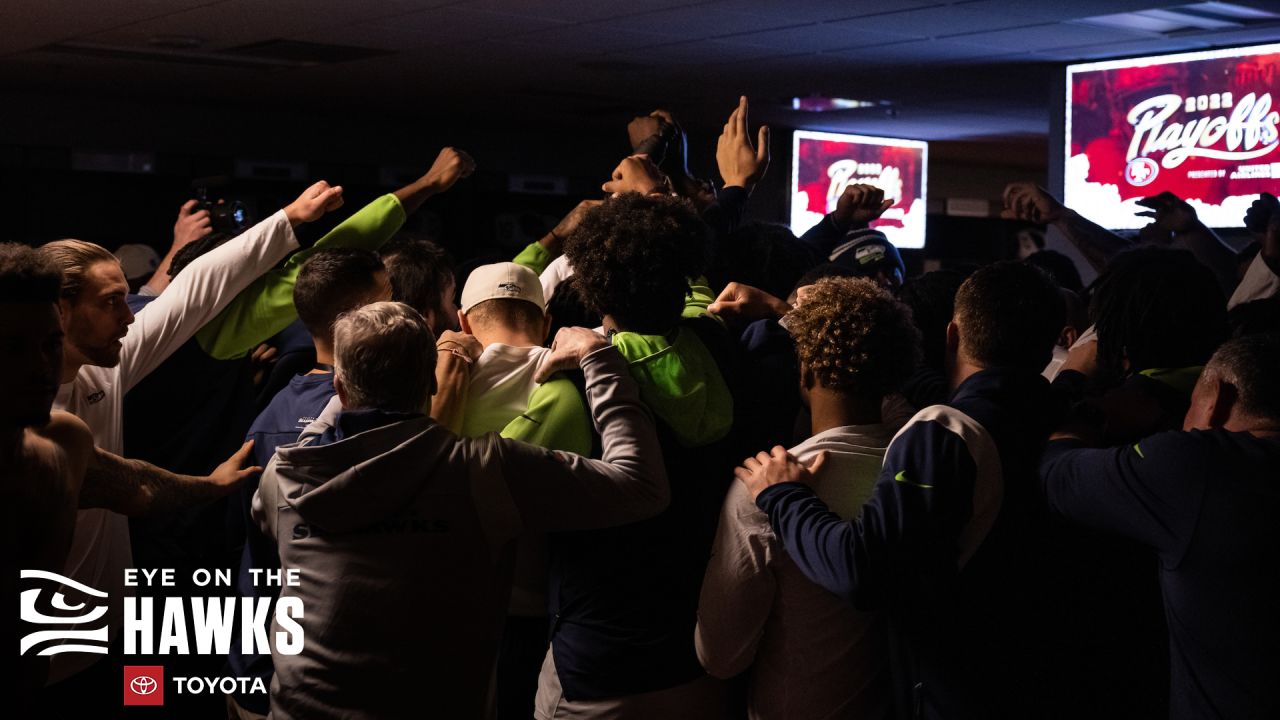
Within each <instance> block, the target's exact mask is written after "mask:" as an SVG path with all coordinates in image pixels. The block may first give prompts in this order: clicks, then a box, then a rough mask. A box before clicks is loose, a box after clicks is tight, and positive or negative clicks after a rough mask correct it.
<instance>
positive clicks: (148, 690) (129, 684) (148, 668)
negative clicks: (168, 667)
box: [124, 665, 164, 705]
mask: <svg viewBox="0 0 1280 720" xmlns="http://www.w3.org/2000/svg"><path fill="white" fill-rule="evenodd" d="M124 704H125V705H163V704H164V666H163V665H125V666H124Z"/></svg>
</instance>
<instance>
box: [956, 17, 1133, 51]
mask: <svg viewBox="0 0 1280 720" xmlns="http://www.w3.org/2000/svg"><path fill="white" fill-rule="evenodd" d="M1143 39H1146V36H1143V35H1138V34H1134V33H1130V32H1125V31H1123V30H1116V29H1112V28H1100V27H1095V26H1091V25H1076V24H1072V23H1051V24H1048V25H1035V26H1032V27H1024V28H1015V29H1012V30H997V31H995V32H980V33H970V34H965V35H953V36H951V37H950V38H948V40H950V41H951V42H955V43H963V44H967V45H977V46H981V47H985V48H989V49H993V50H999V51H1002V52H1005V53H1016V52H1034V51H1039V50H1053V49H1056V48H1064V47H1076V46H1080V45H1096V44H1099V43H1107V42H1116V43H1122V42H1133V41H1134V40H1143Z"/></svg>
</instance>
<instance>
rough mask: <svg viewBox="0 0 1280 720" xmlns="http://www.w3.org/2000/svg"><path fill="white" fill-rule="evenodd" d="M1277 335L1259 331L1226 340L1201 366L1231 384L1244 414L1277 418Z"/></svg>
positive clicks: (1279, 403) (1279, 409)
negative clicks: (1207, 362) (1207, 361)
mask: <svg viewBox="0 0 1280 720" xmlns="http://www.w3.org/2000/svg"><path fill="white" fill-rule="evenodd" d="M1277 368H1280V335H1278V334H1276V333H1259V334H1256V335H1245V336H1244V337H1239V338H1236V339H1234V340H1228V341H1226V342H1225V343H1223V344H1222V347H1219V348H1218V351H1217V352H1215V353H1214V354H1213V357H1212V358H1211V359H1210V360H1209V364H1208V365H1206V366H1205V372H1206V373H1211V374H1212V375H1214V376H1215V377H1217V378H1219V379H1221V380H1222V381H1223V382H1226V383H1229V384H1231V385H1233V386H1235V389H1236V397H1237V400H1236V402H1237V403H1238V405H1239V407H1240V410H1241V412H1243V413H1244V414H1246V415H1249V416H1252V417H1256V418H1265V419H1268V420H1280V375H1277V373H1276V370H1277Z"/></svg>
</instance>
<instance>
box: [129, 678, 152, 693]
mask: <svg viewBox="0 0 1280 720" xmlns="http://www.w3.org/2000/svg"><path fill="white" fill-rule="evenodd" d="M158 687H159V684H158V683H156V680H155V678H149V677H147V676H146V675H139V676H138V677H136V678H134V679H132V680H130V681H129V689H130V690H132V691H134V692H136V693H138V694H139V695H150V694H151V693H153V692H155V691H156V689H157V688H158Z"/></svg>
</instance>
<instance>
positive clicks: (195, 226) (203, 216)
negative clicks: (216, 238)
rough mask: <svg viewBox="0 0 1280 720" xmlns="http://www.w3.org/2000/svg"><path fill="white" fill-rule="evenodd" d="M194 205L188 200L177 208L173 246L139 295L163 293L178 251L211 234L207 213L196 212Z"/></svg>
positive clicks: (211, 227) (193, 201)
mask: <svg viewBox="0 0 1280 720" xmlns="http://www.w3.org/2000/svg"><path fill="white" fill-rule="evenodd" d="M196 205H197V203H196V201H195V200H188V201H186V202H185V203H183V204H182V207H180V208H178V219H177V221H176V222H174V223H173V244H172V245H170V246H169V252H167V253H165V256H164V258H163V259H162V260H161V261H160V264H159V265H158V266H157V267H156V271H155V272H154V273H152V274H151V279H150V280H147V282H146V284H145V285H143V286H142V287H143V289H145V290H147V291H148V292H141V291H139V292H141V294H143V295H159V294H160V293H162V292H164V289H165V288H167V287H169V283H170V282H171V281H172V278H170V277H169V267H170V266H171V265H172V264H173V258H174V257H175V256H176V255H177V254H178V251H179V250H181V249H182V248H184V247H186V246H187V245H190V244H191V243H193V242H195V241H196V240H199V239H200V238H202V237H204V236H205V235H208V234H209V233H211V232H213V222H212V221H211V220H210V219H209V211H208V210H196V209H195V208H196Z"/></svg>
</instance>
